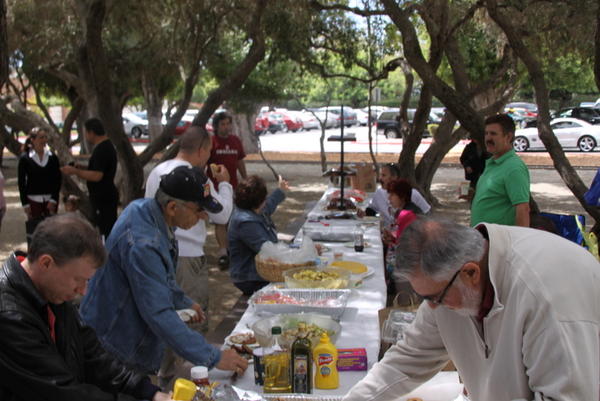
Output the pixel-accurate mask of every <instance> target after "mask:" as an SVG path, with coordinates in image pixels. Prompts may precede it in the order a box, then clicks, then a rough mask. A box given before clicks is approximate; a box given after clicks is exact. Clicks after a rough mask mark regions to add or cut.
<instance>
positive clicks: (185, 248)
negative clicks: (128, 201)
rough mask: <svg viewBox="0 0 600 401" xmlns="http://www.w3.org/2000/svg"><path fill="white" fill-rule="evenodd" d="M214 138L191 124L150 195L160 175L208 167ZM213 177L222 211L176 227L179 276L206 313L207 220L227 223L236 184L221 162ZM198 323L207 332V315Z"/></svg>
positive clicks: (168, 368) (169, 366)
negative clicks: (183, 227) (230, 178)
mask: <svg viewBox="0 0 600 401" xmlns="http://www.w3.org/2000/svg"><path fill="white" fill-rule="evenodd" d="M211 148H212V141H211V137H210V135H209V134H208V133H207V132H206V130H205V129H204V128H202V127H199V126H191V127H190V128H188V129H187V130H186V131H185V132H184V133H183V135H182V136H181V138H180V139H179V152H178V153H177V156H175V158H174V159H171V160H167V161H165V162H162V163H160V164H158V165H157V166H156V167H154V169H153V170H152V171H151V172H150V175H149V176H148V180H147V181H146V193H145V197H146V198H153V197H154V195H155V194H156V191H157V189H158V186H159V184H160V178H161V177H162V176H163V175H165V174H168V173H170V172H171V171H172V170H174V169H175V168H176V167H179V166H195V167H200V168H205V167H206V162H207V160H208V158H209V157H210V151H211ZM212 173H213V177H215V180H216V181H217V182H218V183H219V184H218V186H219V190H218V192H217V191H216V190H215V188H214V186H213V184H212V181H211V180H208V184H209V185H210V194H211V196H212V197H214V198H215V199H217V200H218V201H219V203H221V205H222V206H223V210H222V211H221V212H219V213H206V215H205V217H204V218H203V219H200V220H199V221H198V223H197V224H196V225H195V226H193V227H192V228H190V229H189V230H183V229H180V228H178V229H177V230H175V237H176V238H177V242H178V245H179V257H178V259H177V271H176V280H177V284H179V286H180V287H181V289H182V290H183V292H184V293H185V294H186V295H187V296H189V297H190V298H191V299H192V300H193V301H195V302H197V303H198V304H199V305H200V306H202V309H203V310H204V312H205V313H206V312H207V311H208V303H209V299H208V295H209V294H208V266H207V264H206V256H205V255H204V243H205V242H206V223H205V220H208V219H210V221H211V222H213V223H215V224H227V222H228V221H229V216H230V215H231V211H232V209H233V188H232V187H231V184H230V183H229V173H228V171H227V169H226V168H225V167H224V166H222V165H220V166H213V171H212ZM198 325H199V326H196V327H194V328H195V329H197V330H198V331H201V332H203V333H206V331H207V329H208V324H207V319H204V320H203V323H202V324H198ZM175 359H176V358H175V356H174V354H173V353H172V352H171V351H170V350H169V351H167V352H166V353H165V357H164V359H163V364H162V366H161V371H160V372H159V377H160V378H161V384H164V385H165V386H168V384H166V383H168V382H169V381H170V380H171V379H172V376H174V375H175V374H176V372H175V370H174V369H177V367H176V365H178V363H177V361H176V360H175Z"/></svg>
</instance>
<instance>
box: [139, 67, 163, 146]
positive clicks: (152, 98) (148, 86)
mask: <svg viewBox="0 0 600 401" xmlns="http://www.w3.org/2000/svg"><path fill="white" fill-rule="evenodd" d="M142 92H143V93H144V102H145V104H146V111H147V113H148V115H147V117H148V135H149V137H150V141H154V140H155V139H156V138H158V136H159V135H160V134H161V132H162V131H163V126H162V101H163V99H164V95H163V94H161V93H160V90H159V89H158V87H157V85H156V82H155V81H154V80H153V79H152V77H149V76H148V74H147V72H145V71H144V72H142Z"/></svg>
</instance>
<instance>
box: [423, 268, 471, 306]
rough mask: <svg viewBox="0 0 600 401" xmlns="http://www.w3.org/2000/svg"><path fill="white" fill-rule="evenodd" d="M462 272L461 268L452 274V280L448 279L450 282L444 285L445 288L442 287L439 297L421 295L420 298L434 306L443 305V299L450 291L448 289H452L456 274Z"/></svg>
mask: <svg viewBox="0 0 600 401" xmlns="http://www.w3.org/2000/svg"><path fill="white" fill-rule="evenodd" d="M461 271H462V267H461V268H460V269H458V271H457V272H456V273H454V275H453V276H452V278H451V279H450V281H449V282H448V284H447V285H446V287H444V289H443V290H442V292H441V293H440V295H421V298H423V300H425V301H427V302H431V303H432V304H434V305H441V304H443V303H444V298H445V297H446V294H447V293H448V290H449V289H450V287H452V284H453V283H454V280H456V278H457V277H458V274H459V273H460V272H461Z"/></svg>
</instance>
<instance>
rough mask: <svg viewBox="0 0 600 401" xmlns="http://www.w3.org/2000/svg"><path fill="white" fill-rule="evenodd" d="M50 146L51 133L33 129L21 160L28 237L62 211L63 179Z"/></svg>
mask: <svg viewBox="0 0 600 401" xmlns="http://www.w3.org/2000/svg"><path fill="white" fill-rule="evenodd" d="M47 143H48V132H47V131H46V130H45V129H44V128H33V129H32V130H31V132H30V134H29V138H28V142H26V147H25V151H24V152H23V154H22V155H21V158H20V159H19V168H18V170H19V171H18V174H19V192H20V195H21V204H22V205H23V210H24V211H25V214H26V215H27V223H26V229H27V234H28V238H29V236H30V235H31V233H32V232H33V229H35V226H36V225H37V223H39V222H40V221H41V220H43V219H44V218H45V217H48V216H50V215H53V214H56V211H57V210H58V199H59V198H58V197H59V192H60V184H61V179H62V176H61V173H60V167H59V163H58V158H57V157H56V155H55V154H53V153H52V152H50V150H49V149H48V148H47V147H46V145H47ZM28 144H29V145H28ZM30 231H31V233H30Z"/></svg>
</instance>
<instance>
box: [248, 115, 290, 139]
mask: <svg viewBox="0 0 600 401" xmlns="http://www.w3.org/2000/svg"><path fill="white" fill-rule="evenodd" d="M256 118H257V119H260V120H263V121H261V122H259V124H262V125H261V126H267V127H268V128H267V131H268V132H270V133H271V134H274V133H276V132H278V131H281V132H285V131H287V125H286V124H285V122H284V121H283V116H282V115H281V114H279V113H276V112H272V111H270V112H266V113H260V114H259V115H258V117H256ZM267 124H268V125H267ZM256 125H258V124H257V123H256V122H255V126H256Z"/></svg>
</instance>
